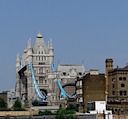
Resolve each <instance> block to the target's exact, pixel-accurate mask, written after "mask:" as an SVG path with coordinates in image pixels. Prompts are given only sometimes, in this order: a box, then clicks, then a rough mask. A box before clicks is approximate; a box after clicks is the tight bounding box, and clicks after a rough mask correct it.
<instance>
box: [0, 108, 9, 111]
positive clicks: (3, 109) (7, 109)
mask: <svg viewBox="0 0 128 119" xmlns="http://www.w3.org/2000/svg"><path fill="white" fill-rule="evenodd" d="M0 111H11V109H9V108H6V107H4V108H0Z"/></svg>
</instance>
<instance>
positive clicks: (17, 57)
mask: <svg viewBox="0 0 128 119" xmlns="http://www.w3.org/2000/svg"><path fill="white" fill-rule="evenodd" d="M19 67H20V57H19V53H18V54H17V56H16V71H18V70H19Z"/></svg>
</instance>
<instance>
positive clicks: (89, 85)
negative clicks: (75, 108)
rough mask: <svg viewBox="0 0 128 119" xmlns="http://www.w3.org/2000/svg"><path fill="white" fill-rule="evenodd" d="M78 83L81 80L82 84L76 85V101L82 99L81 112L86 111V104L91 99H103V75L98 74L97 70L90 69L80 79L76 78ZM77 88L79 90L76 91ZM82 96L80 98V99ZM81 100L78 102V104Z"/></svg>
mask: <svg viewBox="0 0 128 119" xmlns="http://www.w3.org/2000/svg"><path fill="white" fill-rule="evenodd" d="M77 80H78V82H79V84H81V83H80V81H81V80H82V86H80V87H78V86H77V93H78V92H79V91H80V90H81V87H82V90H81V91H80V92H81V93H80V94H79V95H78V100H77V101H82V103H83V104H82V107H83V112H87V108H88V107H87V104H88V103H89V102H92V101H105V75H104V74H100V73H99V72H98V71H97V70H90V72H89V73H88V74H86V75H85V76H83V77H82V78H81V79H77ZM77 85H78V84H77ZM78 90H79V91H78ZM81 97H82V99H81ZM80 103H81V102H79V104H80Z"/></svg>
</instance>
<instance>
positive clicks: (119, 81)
mask: <svg viewBox="0 0 128 119" xmlns="http://www.w3.org/2000/svg"><path fill="white" fill-rule="evenodd" d="M108 62H109V64H110V65H108ZM106 72H107V73H106V77H108V98H107V103H108V104H107V107H108V108H109V109H112V110H113V111H118V110H125V111H127V108H128V106H127V104H128V88H127V87H128V66H126V67H123V68H119V67H117V68H113V60H112V59H111V60H110V59H106Z"/></svg>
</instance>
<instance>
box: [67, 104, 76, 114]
mask: <svg viewBox="0 0 128 119" xmlns="http://www.w3.org/2000/svg"><path fill="white" fill-rule="evenodd" d="M66 109H67V110H74V111H77V112H78V107H77V106H76V105H73V104H69V105H68V107H67V108H66Z"/></svg>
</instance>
